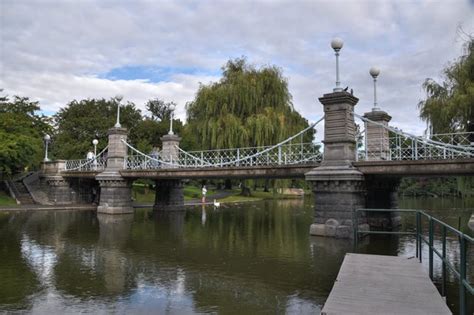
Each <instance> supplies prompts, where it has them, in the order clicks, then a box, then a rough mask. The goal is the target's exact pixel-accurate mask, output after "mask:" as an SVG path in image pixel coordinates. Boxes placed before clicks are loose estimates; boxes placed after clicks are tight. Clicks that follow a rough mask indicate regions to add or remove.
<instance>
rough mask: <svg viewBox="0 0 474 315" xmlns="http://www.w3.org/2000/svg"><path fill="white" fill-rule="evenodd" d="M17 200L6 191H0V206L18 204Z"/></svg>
mask: <svg viewBox="0 0 474 315" xmlns="http://www.w3.org/2000/svg"><path fill="white" fill-rule="evenodd" d="M16 205H17V204H16V201H15V199H13V198H12V197H10V196H8V195H7V194H6V193H5V192H3V191H0V206H16Z"/></svg>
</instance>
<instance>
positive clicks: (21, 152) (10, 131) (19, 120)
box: [0, 96, 51, 174]
mask: <svg viewBox="0 0 474 315" xmlns="http://www.w3.org/2000/svg"><path fill="white" fill-rule="evenodd" d="M39 110H40V107H39V105H38V102H33V101H30V100H29V99H28V98H27V97H18V96H14V97H13V99H12V100H10V99H9V98H8V97H7V96H3V97H0V173H6V174H13V173H16V172H22V171H24V170H25V168H36V167H38V166H39V163H40V162H41V160H42V157H43V136H44V134H46V133H49V132H50V131H51V126H50V125H49V124H48V123H49V120H48V118H47V117H45V116H43V115H38V114H36V112H37V111H39Z"/></svg>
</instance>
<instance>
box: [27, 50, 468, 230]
mask: <svg viewBox="0 0 474 315" xmlns="http://www.w3.org/2000/svg"><path fill="white" fill-rule="evenodd" d="M335 43H336V44H337V45H336V46H333V48H334V47H336V48H334V49H335V51H336V87H335V88H334V89H333V91H332V92H330V93H327V94H324V95H323V96H322V97H320V98H319V101H320V103H321V105H322V106H323V111H324V116H323V117H321V118H320V119H319V120H317V121H316V122H314V123H312V124H310V125H309V126H308V127H307V128H305V129H303V130H301V131H300V132H298V133H296V134H294V135H293V136H291V137H289V138H288V139H285V140H284V141H281V142H280V143H277V144H274V145H271V146H263V147H248V148H229V149H218V150H203V151H186V150H183V148H181V147H180V140H181V138H180V137H179V136H178V135H176V134H174V133H173V131H172V129H170V132H169V133H168V134H166V135H164V136H163V137H162V138H161V140H162V148H161V151H160V152H154V153H152V154H147V153H145V152H141V151H140V150H138V149H137V148H136V147H135V146H134V144H133V143H130V142H129V141H128V139H127V135H128V132H127V130H126V129H125V128H122V126H121V125H120V119H119V117H120V115H119V113H120V107H118V108H117V123H116V124H115V126H114V127H112V128H111V129H109V132H108V146H107V147H106V148H105V149H104V150H103V151H102V152H100V153H99V154H97V155H96V156H93V157H92V158H90V159H84V160H68V161H64V160H56V161H45V162H44V163H43V165H42V171H41V174H40V176H39V177H37V178H36V179H28V180H24V181H23V182H24V183H25V184H28V185H27V186H29V188H28V189H29V190H30V192H34V194H32V195H36V199H41V200H43V201H44V202H45V203H49V204H58V205H65V204H71V203H81V202H82V203H87V202H89V203H91V202H93V201H95V202H97V203H98V204H99V205H98V208H97V211H98V212H99V213H108V214H123V213H131V212H133V207H132V201H131V185H132V182H133V181H134V180H136V179H139V178H147V179H152V180H154V181H155V183H156V193H155V204H154V209H156V210H159V211H170V210H177V209H182V207H183V205H184V197H183V180H185V179H208V178H209V179H212V178H240V179H245V178H304V179H305V180H306V181H308V182H309V183H310V184H311V186H312V191H313V194H314V200H315V212H314V224H312V225H311V227H310V234H312V235H319V236H326V237H340V238H351V237H353V234H352V231H354V230H355V229H358V230H361V231H364V230H368V229H369V228H370V227H372V226H376V227H381V228H390V227H392V226H395V225H397V224H398V220H399V217H398V216H397V214H396V212H395V214H394V215H389V216H387V215H381V214H380V213H378V214H377V213H375V214H370V213H367V214H366V213H364V214H363V215H362V217H361V218H360V220H359V221H358V226H354V225H353V221H352V215H353V211H354V210H355V209H359V208H379V209H380V208H383V209H396V208H397V198H396V190H397V187H398V185H399V182H400V179H401V178H402V177H404V176H453V175H470V176H472V175H474V133H473V132H470V133H469V132H458V133H451V134H435V135H428V136H416V135H413V134H410V133H407V132H404V131H402V130H401V129H399V128H397V127H396V126H392V125H391V124H390V121H391V118H392V117H391V116H390V115H389V114H388V113H387V112H385V111H383V110H382V109H380V108H379V107H378V105H377V94H376V78H377V76H378V74H379V71H378V70H377V69H371V71H370V74H371V75H372V77H373V79H374V107H373V108H372V110H371V111H369V112H366V113H363V114H362V115H359V114H357V113H356V111H355V107H356V105H357V103H358V101H359V99H358V98H357V97H355V96H354V95H353V93H352V92H351V93H348V92H346V91H344V90H343V89H342V88H341V87H340V81H339V63H338V56H339V49H340V47H342V44H341V43H339V42H338V41H336V42H335ZM339 46H340V47H339ZM338 47H339V48H338ZM323 121H324V127H323V128H322V122H323ZM318 128H320V129H321V130H319V133H318V134H321V135H323V137H322V138H323V140H322V142H321V143H314V142H311V143H303V141H302V139H303V136H304V134H305V133H307V132H310V131H311V132H313V131H314V129H316V131H318ZM40 197H41V198H40Z"/></svg>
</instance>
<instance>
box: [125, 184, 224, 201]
mask: <svg viewBox="0 0 474 315" xmlns="http://www.w3.org/2000/svg"><path fill="white" fill-rule="evenodd" d="M183 191H184V200H192V199H201V188H200V187H196V186H190V185H187V186H184V189H183ZM215 193H216V191H215V190H213V189H209V188H208V189H207V197H208V198H212V196H213V195H214V194H215ZM132 197H133V199H134V200H135V202H137V203H154V202H155V191H154V189H151V188H150V187H148V186H146V185H143V184H134V185H133V189H132Z"/></svg>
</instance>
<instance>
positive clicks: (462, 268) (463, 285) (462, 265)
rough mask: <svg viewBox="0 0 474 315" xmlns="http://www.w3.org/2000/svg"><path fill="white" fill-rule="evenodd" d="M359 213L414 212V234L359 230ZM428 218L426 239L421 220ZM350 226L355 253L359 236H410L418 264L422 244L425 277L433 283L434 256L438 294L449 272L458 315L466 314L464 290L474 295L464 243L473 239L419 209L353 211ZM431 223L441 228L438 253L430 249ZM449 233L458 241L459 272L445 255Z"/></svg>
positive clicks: (432, 230)
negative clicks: (455, 286) (455, 282)
mask: <svg viewBox="0 0 474 315" xmlns="http://www.w3.org/2000/svg"><path fill="white" fill-rule="evenodd" d="M360 212H405V213H414V214H415V219H416V231H415V232H402V231H395V232H393V231H366V230H364V231H359V224H358V223H359V213H360ZM423 218H426V219H428V239H427V238H426V237H425V236H424V235H423V229H422V219H423ZM352 221H353V222H352V223H353V226H354V229H353V232H354V235H353V237H354V251H357V247H358V240H359V234H388V235H413V236H415V237H416V257H417V258H418V259H419V261H420V263H421V262H422V261H423V251H422V247H423V243H425V244H426V245H428V249H429V252H428V257H429V262H428V265H429V276H430V279H431V280H432V281H433V261H434V255H435V254H436V256H438V257H439V258H440V259H441V262H442V284H441V295H442V296H446V278H447V269H449V270H450V271H452V273H453V274H454V275H455V276H456V278H457V279H458V286H459V314H461V315H465V314H467V308H468V307H467V301H468V300H467V298H466V291H467V292H468V293H470V294H471V295H474V287H473V286H472V284H471V283H470V282H469V278H468V277H467V272H466V270H467V269H466V268H467V264H468V263H467V251H466V246H467V244H466V243H467V242H469V243H471V244H472V243H474V238H472V237H470V236H469V235H467V234H464V233H463V232H461V231H459V230H457V229H455V228H454V227H452V226H450V225H448V224H446V223H445V222H443V221H441V220H439V219H436V218H435V217H433V216H431V215H429V214H427V213H426V212H424V211H423V210H416V209H355V210H354V212H353V217H352ZM435 224H436V225H437V226H440V227H441V237H442V249H441V253H440V252H439V251H438V250H437V249H436V248H435V246H434V234H435ZM448 231H450V232H452V233H454V234H456V236H457V237H458V240H459V253H460V261H459V270H457V269H456V267H455V266H454V264H453V263H451V262H450V261H449V260H448V259H447V256H446V236H447V232H448Z"/></svg>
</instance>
